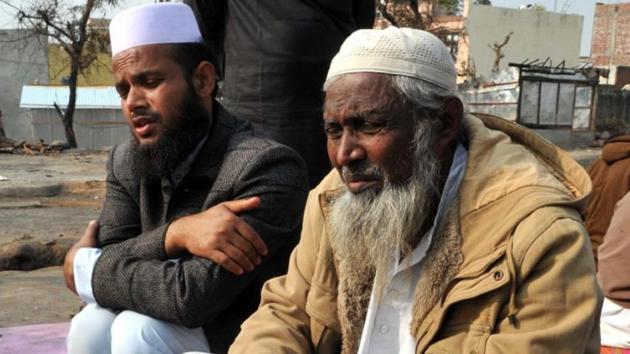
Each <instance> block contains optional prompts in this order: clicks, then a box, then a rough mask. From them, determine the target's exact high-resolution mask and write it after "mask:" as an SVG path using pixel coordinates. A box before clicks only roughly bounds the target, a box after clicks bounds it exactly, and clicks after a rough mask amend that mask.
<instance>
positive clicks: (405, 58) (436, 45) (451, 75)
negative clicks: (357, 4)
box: [326, 27, 457, 91]
mask: <svg viewBox="0 0 630 354" xmlns="http://www.w3.org/2000/svg"><path fill="white" fill-rule="evenodd" d="M357 72H374V73H384V74H392V75H403V76H410V77H414V78H417V79H420V80H424V81H428V82H430V83H432V84H434V85H437V86H439V87H442V88H444V89H447V90H451V91H454V90H456V89H457V74H456V72H455V64H454V62H453V58H452V57H451V53H450V51H449V50H448V48H447V47H446V45H444V43H442V41H441V40H440V39H438V38H437V37H436V36H434V35H433V34H431V33H429V32H425V31H421V30H417V29H413V28H397V27H388V28H386V29H384V30H373V29H364V30H358V31H355V32H354V33H352V34H351V35H350V36H349V37H348V38H347V39H346V40H345V41H344V42H343V44H342V45H341V48H340V49H339V53H337V55H335V57H334V58H333V59H332V61H331V63H330V69H329V70H328V75H327V76H326V80H328V79H330V78H331V77H334V76H337V75H341V74H348V73H357Z"/></svg>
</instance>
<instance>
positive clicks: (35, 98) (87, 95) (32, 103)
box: [20, 85, 120, 109]
mask: <svg viewBox="0 0 630 354" xmlns="http://www.w3.org/2000/svg"><path fill="white" fill-rule="evenodd" d="M69 96H70V90H69V89H68V86H43V85H37V86H31V85H25V86H23V87H22V97H21V98H20V108H53V103H55V102H56V103H57V105H59V107H61V108H62V109H65V108H66V106H67V104H68V97H69ZM76 109H120V96H119V95H118V93H117V92H116V89H115V88H114V87H113V86H99V87H78V88H77V103H76Z"/></svg>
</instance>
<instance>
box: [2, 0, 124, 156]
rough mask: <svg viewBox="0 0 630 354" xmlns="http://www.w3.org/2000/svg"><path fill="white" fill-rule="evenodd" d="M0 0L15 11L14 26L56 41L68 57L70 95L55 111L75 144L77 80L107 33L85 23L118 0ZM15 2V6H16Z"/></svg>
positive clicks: (105, 43)
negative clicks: (72, 0)
mask: <svg viewBox="0 0 630 354" xmlns="http://www.w3.org/2000/svg"><path fill="white" fill-rule="evenodd" d="M25 2H26V1H11V0H0V3H3V4H6V5H7V6H9V7H11V8H12V9H14V10H15V12H16V18H17V20H18V26H19V27H21V28H24V29H28V30H30V32H31V33H33V36H34V37H36V36H45V37H46V38H47V39H48V40H49V41H50V42H53V43H57V44H59V45H60V46H61V47H62V48H63V50H64V52H66V54H67V55H68V58H69V60H70V75H69V77H68V88H69V90H70V95H69V98H68V104H67V107H66V110H65V112H62V111H61V110H57V112H58V113H59V115H60V117H61V120H62V123H63V127H64V133H65V135H66V142H67V145H68V147H72V148H74V147H77V140H76V136H75V134H74V127H73V118H74V110H75V105H76V99H77V79H78V76H79V74H81V73H84V72H86V71H87V70H88V68H89V67H90V64H92V62H93V61H94V60H96V59H97V55H98V54H99V53H101V52H104V51H106V50H107V48H108V46H109V41H108V38H107V32H106V31H105V30H103V29H102V28H98V27H93V26H89V25H88V22H89V20H90V16H91V14H92V13H93V12H95V11H96V10H99V9H102V8H103V7H105V6H107V5H112V6H113V5H117V3H118V0H83V3H82V4H80V5H72V4H71V3H70V1H67V2H66V1H63V0H31V1H29V2H27V4H24V3H25ZM14 3H17V4H19V5H16V4H14Z"/></svg>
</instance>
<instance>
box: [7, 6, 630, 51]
mask: <svg viewBox="0 0 630 354" xmlns="http://www.w3.org/2000/svg"><path fill="white" fill-rule="evenodd" d="M69 1H72V2H75V3H77V2H81V1H80V0H69ZM270 1H273V0H270ZM491 1H492V4H493V5H494V6H500V7H509V8H519V7H520V6H521V5H525V4H539V5H543V6H545V8H546V9H547V11H554V8H555V10H556V11H557V12H561V11H562V12H565V13H568V14H577V15H582V16H584V23H583V26H582V44H581V49H580V55H583V56H588V55H590V52H591V33H592V31H593V11H594V9H595V2H603V3H605V4H614V3H623V2H630V0H529V1H528V0H491ZM12 2H13V3H28V2H29V1H28V0H13V1H12ZM151 2H153V0H120V1H119V6H118V7H117V8H116V9H113V10H111V9H110V10H109V11H107V12H106V13H105V16H106V17H111V16H113V15H115V14H116V13H117V12H118V11H120V9H124V8H127V7H130V6H133V5H138V4H146V3H151ZM101 15H102V14H101ZM13 17H14V13H13V12H12V11H11V9H10V8H8V7H7V6H6V5H3V4H0V28H12V27H15V20H14V19H13Z"/></svg>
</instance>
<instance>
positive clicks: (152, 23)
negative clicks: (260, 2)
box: [64, 3, 308, 354]
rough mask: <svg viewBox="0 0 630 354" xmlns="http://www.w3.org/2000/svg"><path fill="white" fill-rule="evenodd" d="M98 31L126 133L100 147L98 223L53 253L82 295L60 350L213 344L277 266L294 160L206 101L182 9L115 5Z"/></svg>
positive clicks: (207, 71) (302, 172) (298, 187)
mask: <svg viewBox="0 0 630 354" xmlns="http://www.w3.org/2000/svg"><path fill="white" fill-rule="evenodd" d="M110 36H111V46H112V55H113V59H112V67H113V73H114V78H115V80H116V90H117V91H118V93H119V95H120V99H121V106H122V111H123V114H124V115H125V117H126V118H127V122H128V124H129V127H130V129H131V133H132V134H131V138H130V140H129V142H127V143H125V144H122V145H120V146H117V147H115V148H114V149H113V150H112V151H111V153H110V156H109V160H108V162H107V180H106V183H107V184H106V185H107V193H106V199H105V202H104V205H103V209H102V211H101V215H100V217H99V220H98V223H97V222H91V223H90V225H89V226H88V228H87V230H86V233H85V235H84V236H83V238H82V239H81V240H80V241H79V242H78V243H77V244H76V245H75V246H73V247H72V248H71V250H70V251H69V252H68V254H67V255H66V259H65V264H64V276H65V280H66V284H67V286H68V288H70V289H71V290H72V291H75V292H77V293H78V295H79V296H80V297H81V298H82V299H83V300H84V301H85V302H86V303H87V306H86V307H85V308H84V309H83V310H81V312H79V313H78V314H77V315H76V316H75V317H74V318H73V319H72V323H71V328H70V333H69V334H68V338H67V344H68V352H69V353H90V354H94V353H110V352H111V353H133V354H141V353H181V352H185V351H192V350H201V351H210V352H212V353H225V352H226V351H227V348H228V346H229V345H230V344H231V343H232V341H233V340H234V338H235V336H236V334H237V333H238V331H239V326H240V324H241V323H242V322H243V320H245V318H247V317H248V316H249V315H250V314H251V313H252V312H253V311H254V310H255V309H256V307H257V305H258V303H259V294H260V288H261V286H262V284H263V282H264V281H266V280H267V279H269V278H271V277H273V276H277V275H280V274H284V273H285V272H286V268H287V262H288V256H289V253H290V251H291V249H292V248H293V247H294V246H295V244H296V243H297V241H298V237H299V230H300V220H301V216H302V211H303V207H304V201H305V199H306V193H307V188H308V185H307V181H308V177H307V174H306V169H305V166H304V162H303V160H302V159H301V158H300V157H299V155H297V153H296V152H295V151H293V150H292V149H290V148H288V147H286V146H283V145H280V144H278V143H276V142H274V141H271V140H268V139H262V138H257V137H254V136H253V134H252V130H251V126H250V123H248V122H246V121H243V120H239V119H238V118H236V117H234V116H232V115H231V114H230V113H229V112H228V111H226V110H225V109H224V108H223V107H222V106H221V104H219V103H218V102H216V101H214V100H213V95H214V92H215V82H216V81H215V80H216V79H215V70H214V65H213V64H212V57H211V55H209V53H207V52H206V48H205V47H204V45H203V44H202V43H201V34H200V32H199V29H198V26H197V24H196V22H195V17H194V14H193V12H192V10H191V9H190V7H188V6H186V5H184V4H179V3H159V4H149V5H144V6H138V7H134V8H130V9H127V10H125V11H123V12H121V13H120V14H118V15H117V16H116V17H115V18H114V19H113V20H112V21H111V24H110Z"/></svg>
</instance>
